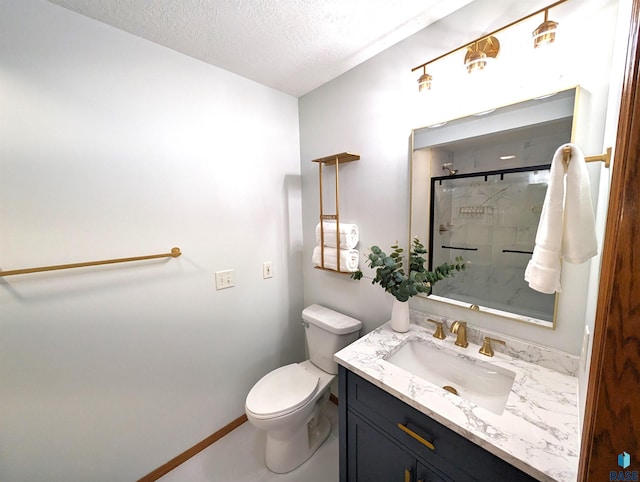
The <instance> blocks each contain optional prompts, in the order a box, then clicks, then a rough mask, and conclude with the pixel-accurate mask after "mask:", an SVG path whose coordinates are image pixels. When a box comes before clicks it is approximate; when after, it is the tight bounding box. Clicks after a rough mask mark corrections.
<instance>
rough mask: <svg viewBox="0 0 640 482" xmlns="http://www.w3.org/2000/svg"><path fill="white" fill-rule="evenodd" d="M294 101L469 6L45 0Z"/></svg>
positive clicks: (384, 0) (453, 0) (409, 0)
mask: <svg viewBox="0 0 640 482" xmlns="http://www.w3.org/2000/svg"><path fill="white" fill-rule="evenodd" d="M49 1H50V2H52V3H54V4H57V5H60V6H63V7H66V8H68V9H70V10H73V11H76V12H78V13H81V14H83V15H86V16H88V17H91V18H94V19H96V20H99V21H101V22H104V23H107V24H109V25H112V26H114V27H116V28H119V29H122V30H125V31H127V32H130V33H132V34H134V35H137V36H139V37H142V38H145V39H147V40H150V41H152V42H155V43H158V44H160V45H164V46H165V47H169V48H171V49H174V50H177V51H178V52H181V53H183V54H186V55H189V56H191V57H194V58H197V59H200V60H203V61H204V62H207V63H210V64H212V65H215V66H217V67H221V68H223V69H226V70H229V71H231V72H234V73H236V74H238V75H241V76H243V77H246V78H249V79H251V80H254V81H256V82H259V83H261V84H263V85H267V86H269V87H273V88H274V89H278V90H280V91H282V92H286V93H288V94H291V95H293V96H296V97H299V96H301V95H304V94H306V93H307V92H310V91H311V90H313V89H315V88H316V87H319V86H320V85H322V84H324V83H325V82H328V81H329V80H331V79H333V78H335V77H337V76H339V75H340V74H342V73H344V72H346V71H347V70H349V69H351V68H353V67H355V66H356V65H358V64H360V63H362V62H364V61H365V60H367V59H369V58H371V57H373V56H374V55H376V54H377V53H379V52H381V51H382V50H384V49H386V48H388V47H390V46H391V45H393V44H395V43H397V42H399V41H401V40H403V39H405V38H407V37H409V36H410V35H412V34H414V33H416V32H417V31H419V30H421V29H423V28H425V27H426V26H428V25H430V24H431V23H433V22H435V21H437V20H439V19H440V18H442V17H445V16H447V15H449V14H450V13H452V12H453V11H455V10H457V9H459V8H461V7H463V6H464V5H466V4H468V3H470V2H471V1H472V0H49Z"/></svg>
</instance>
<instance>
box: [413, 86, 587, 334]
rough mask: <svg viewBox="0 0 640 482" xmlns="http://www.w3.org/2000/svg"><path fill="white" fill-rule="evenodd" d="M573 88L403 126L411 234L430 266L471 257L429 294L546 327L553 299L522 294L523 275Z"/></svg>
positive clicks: (568, 132) (566, 129)
mask: <svg viewBox="0 0 640 482" xmlns="http://www.w3.org/2000/svg"><path fill="white" fill-rule="evenodd" d="M578 92H579V91H578V89H577V88H572V89H569V90H565V91H561V92H557V93H555V94H553V95H550V96H545V97H540V98H536V99H530V100H527V101H524V102H520V103H517V104H511V105H506V106H503V107H499V108H497V109H495V110H494V111H491V112H488V113H482V114H478V115H470V116H468V117H463V118H459V119H453V120H450V121H448V122H446V123H438V124H435V125H433V126H430V127H422V128H419V129H415V130H414V131H413V136H412V142H413V149H412V152H413V154H412V161H411V212H410V222H411V232H410V234H411V237H412V238H413V237H416V236H417V237H418V238H420V239H421V240H428V242H426V243H425V244H427V245H428V246H429V248H428V249H429V256H430V259H429V261H430V266H437V265H439V264H440V263H443V262H444V261H448V260H452V259H455V257H456V256H462V257H464V258H465V259H467V260H469V261H470V263H471V265H470V269H469V270H468V271H466V272H464V273H458V274H457V275H456V276H454V277H453V278H452V279H450V280H443V281H441V282H440V283H438V284H437V285H436V286H435V287H434V291H433V293H431V294H430V295H429V299H431V300H435V301H441V302H446V303H448V304H453V305H457V306H460V307H464V308H471V307H473V308H474V309H475V308H476V307H477V308H478V309H479V310H480V311H482V312H485V313H488V314H492V315H497V316H501V317H505V318H509V319H513V320H518V321H524V322H529V323H533V324H537V325H539V326H544V327H548V328H553V327H555V323H556V319H557V313H558V312H559V310H560V308H561V303H559V300H560V298H559V296H558V295H557V294H556V295H546V294H541V293H538V292H535V291H533V290H531V289H530V288H529V287H528V284H527V283H526V282H525V281H524V271H525V268H526V266H527V263H528V262H529V260H530V259H531V252H532V251H533V248H534V245H535V235H536V231H537V228H538V222H539V218H540V214H541V210H542V204H543V202H544V197H545V193H546V188H547V179H548V173H549V171H548V167H549V164H550V163H551V159H552V157H553V154H554V152H555V150H556V149H557V148H558V146H560V145H562V144H564V143H567V142H571V141H573V140H574V130H575V129H576V122H575V120H576V116H575V115H574V114H575V112H576V105H577V98H578ZM574 284H575V283H574ZM571 288H572V289H574V286H572V287H571ZM575 289H576V290H577V289H579V288H578V287H577V286H575Z"/></svg>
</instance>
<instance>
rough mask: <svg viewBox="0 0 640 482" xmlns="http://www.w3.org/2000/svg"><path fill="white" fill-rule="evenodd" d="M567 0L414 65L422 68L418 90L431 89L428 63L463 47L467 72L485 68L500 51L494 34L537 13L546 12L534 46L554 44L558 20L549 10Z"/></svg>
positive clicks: (536, 33)
mask: <svg viewBox="0 0 640 482" xmlns="http://www.w3.org/2000/svg"><path fill="white" fill-rule="evenodd" d="M566 1H567V0H558V1H557V2H555V3H552V4H551V5H547V6H546V7H544V8H541V9H540V10H536V11H535V12H533V13H530V14H529V15H525V16H524V17H522V18H519V19H518V20H515V21H514V22H511V23H509V24H507V25H505V26H503V27H500V28H498V29H496V30H494V31H492V32H489V33H488V34H486V35H483V36H482V37H478V38H477V39H475V40H472V41H471V42H467V43H466V44H464V45H461V46H460V47H456V48H455V49H453V50H450V51H449V52H446V53H444V54H442V55H439V56H438V57H435V58H433V59H431V60H429V61H428V62H425V63H423V64H420V65H418V66H417V67H414V68H413V69H411V72H415V71H416V70H420V69H421V70H422V75H421V76H420V78H419V79H418V90H419V91H420V92H423V91H425V90H430V89H431V82H432V80H433V77H432V76H431V75H429V74H427V65H429V64H432V63H434V62H436V61H438V60H440V59H442V58H444V57H447V56H449V55H451V54H453V53H455V52H458V51H459V50H462V49H465V51H466V52H465V57H464V65H465V67H466V68H467V72H469V73H472V72H477V71H481V70H484V69H485V68H486V67H487V65H488V62H490V61H491V60H492V59H495V58H496V56H497V55H498V52H499V51H500V42H499V41H498V39H497V38H496V37H494V34H496V33H498V32H501V31H503V30H506V29H508V28H509V27H512V26H514V25H516V24H519V23H520V22H523V21H525V20H527V19H529V18H531V17H534V16H535V15H539V14H541V13H544V21H543V22H542V23H541V24H540V25H539V26H538V28H536V29H535V30H534V31H533V46H534V48H538V47H541V46H543V45H549V44H552V43H553V42H554V41H555V39H556V31H557V29H558V22H554V21H553V20H549V10H550V9H552V8H553V7H555V6H557V5H560V4H561V3H564V2H566Z"/></svg>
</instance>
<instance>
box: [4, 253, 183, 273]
mask: <svg viewBox="0 0 640 482" xmlns="http://www.w3.org/2000/svg"><path fill="white" fill-rule="evenodd" d="M181 254H182V253H181V252H180V248H171V252H170V253H162V254H150V255H146V256H134V257H132V258H117V259H105V260H101V261H87V262H84V263H71V264H58V265H54V266H42V267H39V268H25V269H14V270H9V271H0V276H12V275H15V274H30V273H41V272H43V271H56V270H61V269H70V268H84V267H87V266H98V265H102V264H114V263H128V262H130V261H143V260H145V259H156V258H177V257H178V256H180V255H181Z"/></svg>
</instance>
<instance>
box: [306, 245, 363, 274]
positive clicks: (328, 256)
mask: <svg viewBox="0 0 640 482" xmlns="http://www.w3.org/2000/svg"><path fill="white" fill-rule="evenodd" d="M312 261H313V264H314V265H316V266H320V265H321V261H322V255H321V253H320V246H316V247H315V248H313V257H312ZM359 263H360V252H359V251H358V250H357V249H341V250H340V271H344V272H346V273H352V272H354V271H357V270H358V265H359ZM324 267H325V268H329V269H333V270H336V271H337V270H338V257H337V254H336V248H335V247H334V248H328V247H326V246H325V248H324Z"/></svg>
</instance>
